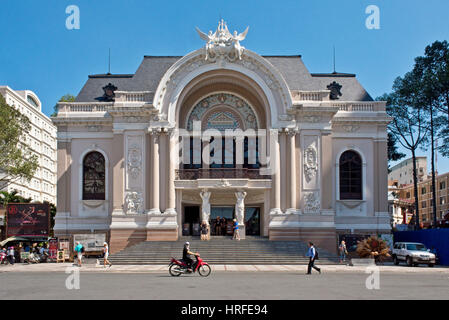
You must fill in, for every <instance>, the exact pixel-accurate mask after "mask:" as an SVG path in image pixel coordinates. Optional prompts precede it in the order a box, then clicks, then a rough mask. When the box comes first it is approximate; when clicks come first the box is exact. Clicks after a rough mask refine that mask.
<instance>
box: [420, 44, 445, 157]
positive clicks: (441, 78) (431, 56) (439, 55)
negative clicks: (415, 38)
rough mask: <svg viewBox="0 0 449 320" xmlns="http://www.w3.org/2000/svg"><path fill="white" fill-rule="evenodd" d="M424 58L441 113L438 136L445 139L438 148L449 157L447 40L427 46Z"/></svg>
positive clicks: (437, 106) (438, 109)
mask: <svg viewBox="0 0 449 320" xmlns="http://www.w3.org/2000/svg"><path fill="white" fill-rule="evenodd" d="M424 58H425V59H426V66H427V72H428V73H429V74H430V79H431V82H430V84H431V89H432V91H433V92H434V93H436V95H437V98H436V99H434V101H433V107H434V108H435V109H436V110H437V111H438V112H440V113H441V116H439V117H437V118H436V119H437V121H439V123H440V124H441V130H440V131H439V134H438V137H439V138H441V139H442V140H443V143H442V144H441V145H440V147H439V148H438V149H439V151H440V152H441V154H442V155H443V156H445V157H449V43H448V42H447V41H446V40H445V41H435V42H434V43H432V44H431V45H429V46H427V47H426V50H425V55H424Z"/></svg>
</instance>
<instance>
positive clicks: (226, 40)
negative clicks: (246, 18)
mask: <svg viewBox="0 0 449 320" xmlns="http://www.w3.org/2000/svg"><path fill="white" fill-rule="evenodd" d="M248 29H249V27H246V29H245V31H243V32H242V33H240V34H237V31H234V34H231V33H230V32H229V30H228V26H227V25H226V22H225V21H224V20H223V19H221V21H219V22H218V27H217V30H215V32H214V33H212V31H209V34H205V33H204V32H202V31H201V30H200V29H198V28H196V31H197V32H198V34H199V35H200V37H201V39H203V40H204V41H206V42H207V43H206V47H205V50H206V59H205V60H208V61H211V62H215V61H216V60H217V58H218V59H223V58H227V59H228V60H230V61H235V60H236V59H237V58H238V59H239V60H242V54H243V51H244V50H245V47H243V46H242V45H240V41H243V40H245V37H246V34H247V33H248Z"/></svg>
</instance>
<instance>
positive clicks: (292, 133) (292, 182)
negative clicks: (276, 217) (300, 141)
mask: <svg viewBox="0 0 449 320" xmlns="http://www.w3.org/2000/svg"><path fill="white" fill-rule="evenodd" d="M295 146H296V130H295V129H290V130H289V131H288V137H287V149H288V175H287V176H288V182H289V185H288V204H287V213H295V212H296V211H297V210H296V161H295V160H296V157H295V150H296V148H295Z"/></svg>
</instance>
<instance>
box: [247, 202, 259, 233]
mask: <svg viewBox="0 0 449 320" xmlns="http://www.w3.org/2000/svg"><path fill="white" fill-rule="evenodd" d="M245 230H246V232H245V234H246V235H247V236H260V208H259V207H245Z"/></svg>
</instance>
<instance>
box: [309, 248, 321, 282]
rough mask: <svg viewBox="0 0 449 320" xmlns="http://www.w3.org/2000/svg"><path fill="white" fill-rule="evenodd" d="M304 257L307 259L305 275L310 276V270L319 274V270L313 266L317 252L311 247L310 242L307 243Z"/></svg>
mask: <svg viewBox="0 0 449 320" xmlns="http://www.w3.org/2000/svg"><path fill="white" fill-rule="evenodd" d="M306 257H309V265H308V266H307V274H312V268H313V269H315V270H316V271H318V272H319V273H320V274H321V269H320V268H318V267H317V266H315V260H316V259H318V252H317V251H316V249H315V247H314V246H313V243H312V242H309V250H308V251H307V254H306Z"/></svg>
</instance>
